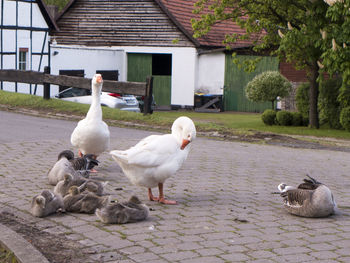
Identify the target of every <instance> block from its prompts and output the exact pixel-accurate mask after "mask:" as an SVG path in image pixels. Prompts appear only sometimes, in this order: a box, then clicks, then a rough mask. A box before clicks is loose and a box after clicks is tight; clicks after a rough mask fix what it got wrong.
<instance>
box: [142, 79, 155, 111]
mask: <svg viewBox="0 0 350 263" xmlns="http://www.w3.org/2000/svg"><path fill="white" fill-rule="evenodd" d="M152 94H153V77H152V76H148V77H147V78H146V92H145V100H144V105H143V114H144V115H146V114H148V113H150V114H152Z"/></svg>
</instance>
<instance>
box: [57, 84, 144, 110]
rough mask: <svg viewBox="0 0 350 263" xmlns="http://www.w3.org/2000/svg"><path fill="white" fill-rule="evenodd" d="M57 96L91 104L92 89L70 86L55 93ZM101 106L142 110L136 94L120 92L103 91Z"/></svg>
mask: <svg viewBox="0 0 350 263" xmlns="http://www.w3.org/2000/svg"><path fill="white" fill-rule="evenodd" d="M55 98H57V99H61V100H67V101H73V102H78V103H84V104H91V99H92V98H91V90H89V89H82V88H68V89H65V90H63V91H61V92H60V93H58V94H56V95H55ZM101 106H107V107H110V108H116V109H120V110H125V111H133V112H140V108H139V102H138V100H137V99H136V97H135V96H134V95H123V96H122V95H120V94H118V93H109V92H103V91H102V93H101Z"/></svg>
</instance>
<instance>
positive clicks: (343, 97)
mask: <svg viewBox="0 0 350 263" xmlns="http://www.w3.org/2000/svg"><path fill="white" fill-rule="evenodd" d="M337 99H338V102H339V104H340V107H341V108H346V107H349V106H350V86H349V85H342V86H341V88H340V89H339V95H338V98H337Z"/></svg>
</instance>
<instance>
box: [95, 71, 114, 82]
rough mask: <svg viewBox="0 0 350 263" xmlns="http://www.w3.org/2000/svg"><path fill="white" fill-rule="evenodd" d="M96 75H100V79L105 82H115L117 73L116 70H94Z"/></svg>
mask: <svg viewBox="0 0 350 263" xmlns="http://www.w3.org/2000/svg"><path fill="white" fill-rule="evenodd" d="M96 73H97V74H101V75H102V78H103V79H105V80H117V81H118V76H119V72H118V70H96Z"/></svg>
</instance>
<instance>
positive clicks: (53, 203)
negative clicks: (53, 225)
mask: <svg viewBox="0 0 350 263" xmlns="http://www.w3.org/2000/svg"><path fill="white" fill-rule="evenodd" d="M63 207H64V206H63V199H62V197H61V196H60V195H55V194H53V193H52V192H51V191H49V190H44V191H42V192H41V194H39V195H36V196H34V197H33V199H32V203H31V209H30V212H31V214H32V215H33V216H36V217H45V216H48V215H51V214H54V213H56V212H58V211H64V209H63Z"/></svg>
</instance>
